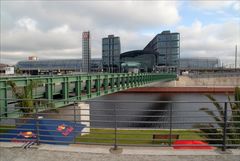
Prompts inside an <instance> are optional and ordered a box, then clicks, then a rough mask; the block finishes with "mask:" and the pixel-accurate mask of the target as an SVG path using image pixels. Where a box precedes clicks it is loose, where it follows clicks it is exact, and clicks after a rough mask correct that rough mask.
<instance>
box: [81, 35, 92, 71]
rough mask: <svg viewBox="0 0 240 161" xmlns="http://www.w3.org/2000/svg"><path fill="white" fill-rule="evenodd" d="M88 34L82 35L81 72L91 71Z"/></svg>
mask: <svg viewBox="0 0 240 161" xmlns="http://www.w3.org/2000/svg"><path fill="white" fill-rule="evenodd" d="M90 64H91V48H90V32H89V31H87V32H83V33H82V72H90V71H91V66H90Z"/></svg>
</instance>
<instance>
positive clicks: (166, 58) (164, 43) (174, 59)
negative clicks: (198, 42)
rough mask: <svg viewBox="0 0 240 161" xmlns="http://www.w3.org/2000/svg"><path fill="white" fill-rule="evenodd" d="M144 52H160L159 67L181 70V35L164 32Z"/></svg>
mask: <svg viewBox="0 0 240 161" xmlns="http://www.w3.org/2000/svg"><path fill="white" fill-rule="evenodd" d="M144 50H149V51H155V52H158V63H157V64H158V66H166V67H169V66H171V67H176V68H179V65H180V63H179V62H180V61H179V60H180V34H179V33H171V32H170V31H163V32H162V33H160V34H157V35H156V36H155V37H154V38H153V39H152V40H151V41H150V42H149V43H148V45H147V46H146V47H145V48H144Z"/></svg>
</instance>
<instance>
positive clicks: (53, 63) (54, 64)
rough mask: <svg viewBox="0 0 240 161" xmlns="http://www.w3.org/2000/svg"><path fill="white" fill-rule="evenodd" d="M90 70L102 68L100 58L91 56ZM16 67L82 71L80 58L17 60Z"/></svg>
mask: <svg viewBox="0 0 240 161" xmlns="http://www.w3.org/2000/svg"><path fill="white" fill-rule="evenodd" d="M90 66H91V70H92V71H96V70H97V69H99V71H100V70H101V68H102V60H101V59H98V58H93V59H92V61H91V65H90ZM16 67H17V68H19V69H20V70H38V71H41V70H45V71H52V70H56V71H61V70H71V71H82V70H81V69H82V59H57V60H37V61H30V60H28V61H19V62H18V63H17V64H16Z"/></svg>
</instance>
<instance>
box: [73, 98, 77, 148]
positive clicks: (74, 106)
mask: <svg viewBox="0 0 240 161" xmlns="http://www.w3.org/2000/svg"><path fill="white" fill-rule="evenodd" d="M73 115H74V116H73V119H74V126H73V128H74V135H76V134H77V131H76V123H77V120H76V102H75V101H74V104H73ZM73 143H74V144H76V137H74V141H73Z"/></svg>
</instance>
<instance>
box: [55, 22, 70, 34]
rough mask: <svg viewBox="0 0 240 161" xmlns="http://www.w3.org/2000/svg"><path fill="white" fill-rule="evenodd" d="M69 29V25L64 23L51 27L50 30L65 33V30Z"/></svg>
mask: <svg viewBox="0 0 240 161" xmlns="http://www.w3.org/2000/svg"><path fill="white" fill-rule="evenodd" d="M69 31H70V28H69V26H68V25H66V24H65V25H63V26H60V27H57V28H54V29H52V30H51V31H50V32H52V33H66V32H69Z"/></svg>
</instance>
